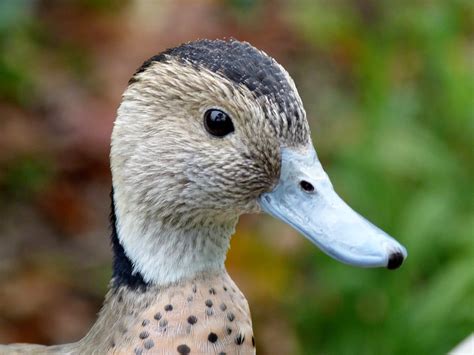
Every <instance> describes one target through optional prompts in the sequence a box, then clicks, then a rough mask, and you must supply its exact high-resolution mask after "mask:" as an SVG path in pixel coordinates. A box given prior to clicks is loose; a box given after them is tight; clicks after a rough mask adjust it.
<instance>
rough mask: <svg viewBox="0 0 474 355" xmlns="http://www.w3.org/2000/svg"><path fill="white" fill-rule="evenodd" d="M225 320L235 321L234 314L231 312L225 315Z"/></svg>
mask: <svg viewBox="0 0 474 355" xmlns="http://www.w3.org/2000/svg"><path fill="white" fill-rule="evenodd" d="M227 319H228V320H229V321H231V322H233V321H234V319H235V316H234V313H232V312H229V313H227Z"/></svg>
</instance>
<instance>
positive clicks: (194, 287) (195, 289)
mask: <svg viewBox="0 0 474 355" xmlns="http://www.w3.org/2000/svg"><path fill="white" fill-rule="evenodd" d="M192 290H193V293H196V291H197V287H196V285H193V288H192Z"/></svg>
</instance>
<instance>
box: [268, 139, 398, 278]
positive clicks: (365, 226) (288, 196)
mask: <svg viewBox="0 0 474 355" xmlns="http://www.w3.org/2000/svg"><path fill="white" fill-rule="evenodd" d="M259 204H260V206H261V208H262V210H263V211H265V212H267V213H268V214H270V215H272V216H274V217H276V218H278V219H280V220H282V221H283V222H285V223H287V224H289V225H291V226H292V227H294V228H295V229H296V230H298V231H299V232H300V233H301V234H303V235H304V236H305V237H306V238H308V239H309V240H310V241H311V242H313V243H314V244H315V245H316V246H318V247H319V248H320V249H321V250H322V251H324V252H325V253H326V254H328V255H329V256H331V257H333V258H334V259H336V260H339V261H341V262H343V263H346V264H350V265H355V266H360V267H387V268H389V269H396V268H398V267H399V266H400V265H401V264H402V262H403V260H404V259H405V258H406V257H407V252H406V249H405V248H404V247H403V246H402V245H400V244H399V243H398V242H397V241H396V240H395V239H393V238H392V237H390V236H389V235H388V234H386V233H385V232H383V231H382V230H380V229H379V228H377V227H376V226H374V225H373V224H372V223H370V222H369V221H367V220H366V219H365V218H364V217H362V216H361V215H359V214H358V213H356V212H355V211H353V210H352V209H351V208H350V207H349V206H348V205H347V204H346V203H345V202H344V201H343V200H342V199H341V198H340V197H339V196H338V195H337V194H336V192H335V191H334V188H333V186H332V184H331V181H330V180H329V177H328V175H327V174H326V172H325V171H324V170H323V167H322V166H321V163H320V162H319V160H318V157H317V155H316V152H315V150H314V148H313V147H310V148H308V149H307V150H306V151H297V150H294V149H290V148H283V149H282V157H281V172H280V180H279V182H278V184H277V185H276V187H275V188H274V189H273V191H271V192H268V193H264V194H262V195H261V197H260V198H259Z"/></svg>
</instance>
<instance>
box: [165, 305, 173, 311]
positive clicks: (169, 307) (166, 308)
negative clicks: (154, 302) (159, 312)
mask: <svg viewBox="0 0 474 355" xmlns="http://www.w3.org/2000/svg"><path fill="white" fill-rule="evenodd" d="M172 310H173V306H172V305H170V304H167V305H166V306H165V311H166V312H169V311H172Z"/></svg>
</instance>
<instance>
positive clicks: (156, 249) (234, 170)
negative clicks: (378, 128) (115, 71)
mask: <svg viewBox="0 0 474 355" xmlns="http://www.w3.org/2000/svg"><path fill="white" fill-rule="evenodd" d="M110 163H111V171H112V193H111V201H112V202H111V217H110V219H111V226H112V233H111V240H112V249H113V254H114V256H113V274H112V278H111V281H110V284H109V289H108V292H107V295H106V296H105V301H104V303H103V306H102V309H101V310H100V312H99V314H98V317H97V320H96V322H95V323H94V324H93V326H92V327H91V329H90V330H89V331H88V333H87V334H86V335H85V336H84V337H83V338H82V339H81V340H79V341H77V342H75V343H71V344H64V345H54V346H43V345H32V344H10V345H4V346H0V353H1V354H134V355H144V354H182V355H185V354H220V355H223V354H255V353H256V341H255V337H254V333H253V330H252V320H251V315H250V310H249V305H248V303H247V300H246V299H245V296H244V295H243V293H242V292H241V291H240V290H239V288H238V287H237V285H236V284H235V283H234V282H233V281H232V279H231V277H230V276H229V274H228V273H227V271H226V268H225V259H226V254H227V251H228V249H229V245H230V240H231V236H232V235H233V234H234V231H235V227H236V224H237V221H238V219H239V216H241V215H242V214H247V213H259V212H264V213H267V214H270V215H271V216H274V217H276V218H277V219H279V220H281V221H283V222H284V223H287V224H289V225H290V226H292V227H293V228H295V229H296V230H297V231H298V232H299V233H301V234H302V235H303V236H305V237H306V238H307V239H309V240H310V241H311V242H312V243H313V244H315V245H316V246H317V247H318V248H319V249H321V250H322V251H323V252H324V253H326V254H328V255H329V256H331V257H333V258H334V259H336V260H338V261H340V262H343V263H346V264H349V265H354V266H359V267H385V268H388V269H396V268H398V267H400V266H401V264H402V263H403V261H404V260H405V259H406V257H407V251H406V249H405V248H404V247H403V246H402V245H401V244H400V243H399V242H397V241H396V240H395V239H394V238H392V237H390V236H389V235H388V234H386V233H385V232H383V231H382V230H381V229H379V228H377V227H376V226H374V225H373V224H371V223H370V222H369V221H367V220H366V219H365V218H363V217H362V216H360V215H359V214H357V213H356V212H355V211H353V210H352V209H351V208H350V207H349V206H348V205H347V204H346V203H345V202H344V201H343V200H342V199H341V198H340V197H339V196H338V195H337V194H336V192H335V190H334V188H333V186H332V184H331V181H330V179H329V177H328V175H327V174H326V172H325V171H324V170H323V167H322V165H321V163H320V161H319V158H318V155H317V153H316V150H315V148H314V146H313V143H312V140H311V133H310V127H309V124H308V120H307V118H306V112H305V110H304V107H303V103H302V100H301V98H300V96H299V94H298V91H297V89H296V86H295V83H294V81H293V79H292V78H291V77H290V75H289V74H288V72H287V71H286V70H285V69H284V68H283V67H282V66H281V65H280V64H279V63H278V62H277V61H276V60H275V59H273V58H272V57H270V56H269V55H267V54H266V53H265V52H263V51H261V50H259V49H257V48H255V47H253V46H252V45H251V44H249V43H247V42H241V41H238V40H236V39H230V40H228V39H225V40H221V39H217V40H207V39H203V40H197V41H193V42H187V43H184V44H181V45H179V46H177V47H174V48H171V49H167V50H165V51H163V52H161V53H160V54H158V55H155V56H153V57H152V58H150V59H148V60H147V61H145V62H144V63H143V65H141V66H140V67H139V68H138V69H137V70H136V72H135V73H134V74H133V76H132V78H131V79H130V81H129V83H128V86H127V88H126V89H125V92H124V94H123V97H122V101H121V104H120V106H119V108H118V110H117V116H116V120H115V123H114V127H113V131H112V137H111V150H110Z"/></svg>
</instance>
